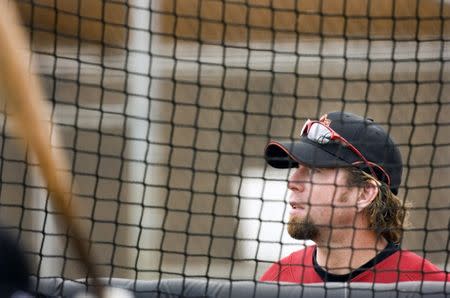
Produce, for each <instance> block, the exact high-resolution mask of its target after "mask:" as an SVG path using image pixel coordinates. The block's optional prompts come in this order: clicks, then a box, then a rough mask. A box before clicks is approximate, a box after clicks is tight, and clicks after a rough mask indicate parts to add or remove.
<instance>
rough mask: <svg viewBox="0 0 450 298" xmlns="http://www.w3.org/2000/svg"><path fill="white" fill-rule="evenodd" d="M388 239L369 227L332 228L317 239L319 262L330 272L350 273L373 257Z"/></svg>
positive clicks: (384, 245)
mask: <svg viewBox="0 0 450 298" xmlns="http://www.w3.org/2000/svg"><path fill="white" fill-rule="evenodd" d="M386 245H387V241H386V240H385V239H384V238H383V237H380V236H378V235H377V234H376V233H375V232H374V231H372V230H369V229H355V228H350V229H340V230H337V231H335V230H332V231H330V233H329V234H328V237H327V239H321V240H318V241H317V263H318V264H319V265H320V266H321V267H322V268H324V269H325V270H326V271H328V272H329V273H333V274H348V273H350V272H352V271H354V270H355V269H357V268H359V267H361V266H362V265H363V264H365V263H367V262H368V261H370V260H371V259H373V258H374V257H375V256H376V255H377V254H378V253H379V252H380V251H382V250H383V249H384V248H385V247H386Z"/></svg>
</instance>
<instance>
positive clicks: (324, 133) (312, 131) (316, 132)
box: [300, 119, 391, 185]
mask: <svg viewBox="0 0 450 298" xmlns="http://www.w3.org/2000/svg"><path fill="white" fill-rule="evenodd" d="M300 135H301V136H305V137H307V138H308V140H310V141H313V142H315V143H317V144H321V145H325V144H328V143H330V142H338V143H340V144H341V145H343V146H344V147H346V148H349V149H350V150H351V151H353V153H355V154H356V155H358V157H359V158H360V159H361V161H356V162H354V163H352V165H355V166H356V165H358V164H361V163H364V164H366V165H367V166H368V168H369V169H370V173H371V174H372V176H373V177H377V178H378V175H377V174H376V173H375V170H374V168H377V169H378V170H379V171H381V172H382V173H383V175H384V177H386V180H387V184H388V185H390V182H391V179H390V177H389V175H388V174H387V173H386V171H385V170H384V169H383V168H382V167H381V166H379V165H377V164H376V163H373V162H370V161H368V160H367V159H366V158H365V157H364V155H362V154H361V152H359V150H358V149H356V147H355V146H353V145H352V144H351V143H350V142H349V141H347V140H346V139H345V138H344V137H342V136H341V135H339V134H338V133H337V132H335V131H334V130H333V129H332V128H331V127H330V126H329V125H328V123H327V122H326V121H323V120H321V121H317V120H310V119H308V120H307V121H306V123H305V125H303V128H302V130H301V132H300ZM381 180H382V179H380V181H381Z"/></svg>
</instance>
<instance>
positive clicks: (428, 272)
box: [389, 249, 450, 281]
mask: <svg viewBox="0 0 450 298" xmlns="http://www.w3.org/2000/svg"><path fill="white" fill-rule="evenodd" d="M392 257H393V258H391V260H390V262H389V263H390V266H395V267H397V268H398V270H399V273H400V274H401V275H404V276H403V278H402V279H405V280H423V281H445V280H449V278H450V275H449V274H447V273H446V272H445V271H443V270H442V269H440V268H439V267H438V266H436V265H435V264H433V263H431V262H430V261H429V260H427V259H425V258H423V257H421V256H419V255H417V254H415V253H413V252H411V251H409V250H404V249H401V250H399V251H398V252H397V253H396V254H394V255H393V256H392Z"/></svg>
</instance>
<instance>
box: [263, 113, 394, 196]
mask: <svg viewBox="0 0 450 298" xmlns="http://www.w3.org/2000/svg"><path fill="white" fill-rule="evenodd" d="M322 119H325V121H326V122H327V125H328V126H329V127H330V128H331V129H332V130H334V131H335V132H336V133H338V134H339V135H340V136H342V137H343V138H345V139H346V140H347V141H348V142H349V143H350V144H352V145H353V146H354V147H355V148H356V149H357V150H358V151H359V152H360V153H361V154H362V155H363V156H364V157H365V158H366V160H367V161H369V162H371V163H375V164H377V165H378V166H379V167H381V168H382V169H383V170H384V172H385V173H383V171H382V170H380V169H378V168H377V167H372V169H373V170H374V172H375V174H376V176H377V177H376V178H378V180H379V181H383V182H385V183H388V181H389V180H390V189H391V191H392V193H394V194H398V188H399V186H400V183H401V178H402V157H401V154H400V151H399V149H398V147H397V145H396V144H395V143H394V141H393V140H392V139H391V137H390V136H389V135H388V134H387V132H386V131H385V130H384V129H383V128H382V127H381V126H379V125H378V124H376V123H375V122H374V121H373V120H372V119H369V118H364V117H361V116H358V115H355V114H352V113H347V112H331V113H328V114H326V115H323V116H322V117H321V120H322ZM265 159H266V161H267V162H268V164H269V165H271V166H272V167H275V168H292V167H297V166H298V164H304V165H306V166H309V167H315V168H343V167H351V166H356V167H358V168H360V169H361V170H363V171H365V172H367V173H369V174H370V173H371V171H370V168H369V167H368V166H367V164H365V163H362V162H361V157H360V156H358V154H356V153H355V152H354V151H352V150H351V149H349V148H348V146H345V145H344V144H342V143H341V142H329V143H327V144H319V143H317V142H315V141H312V140H310V139H308V138H307V137H306V136H299V141H294V142H292V141H288V142H278V141H270V142H269V143H268V144H267V146H266V149H265ZM386 174H387V175H389V177H386Z"/></svg>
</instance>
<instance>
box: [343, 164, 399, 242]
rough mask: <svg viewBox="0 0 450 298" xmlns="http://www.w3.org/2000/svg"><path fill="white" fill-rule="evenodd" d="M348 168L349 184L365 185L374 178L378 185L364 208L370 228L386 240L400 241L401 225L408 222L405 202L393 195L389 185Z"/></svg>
mask: <svg viewBox="0 0 450 298" xmlns="http://www.w3.org/2000/svg"><path fill="white" fill-rule="evenodd" d="M347 170H348V173H349V175H348V183H349V185H351V186H356V187H365V186H367V185H368V184H369V183H370V180H374V181H376V182H377V185H378V189H379V191H378V195H377V197H376V198H375V199H374V200H373V201H372V203H370V205H369V206H368V207H366V209H365V210H364V212H366V214H367V216H368V218H369V223H370V226H369V227H370V228H371V229H373V230H374V231H375V232H377V234H379V235H380V236H383V237H384V238H385V239H386V240H387V241H390V242H394V243H399V242H400V241H401V237H402V233H403V227H405V226H406V225H407V224H408V223H407V222H406V220H407V215H408V214H407V208H408V206H407V204H405V203H403V202H402V200H401V199H400V198H399V197H397V196H396V195H394V194H393V193H392V191H391V190H390V189H389V186H388V185H387V184H386V183H384V182H380V181H378V180H377V179H375V178H374V177H373V176H371V175H369V174H367V173H366V172H364V171H361V170H360V169H357V168H355V167H350V168H348V169H347Z"/></svg>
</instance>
